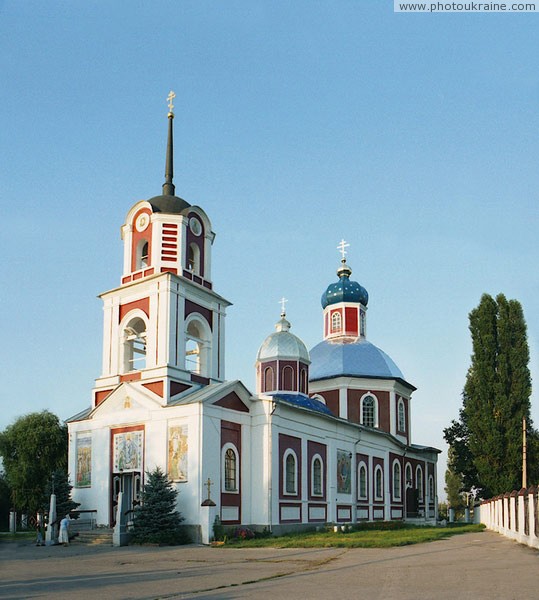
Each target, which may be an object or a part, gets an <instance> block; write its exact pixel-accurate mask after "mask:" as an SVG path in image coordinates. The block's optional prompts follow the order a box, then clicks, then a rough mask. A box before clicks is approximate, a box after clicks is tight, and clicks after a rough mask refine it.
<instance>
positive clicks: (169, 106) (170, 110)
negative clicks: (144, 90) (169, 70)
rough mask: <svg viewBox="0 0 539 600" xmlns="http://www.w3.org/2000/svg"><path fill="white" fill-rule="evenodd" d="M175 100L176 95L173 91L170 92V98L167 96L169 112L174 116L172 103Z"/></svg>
mask: <svg viewBox="0 0 539 600" xmlns="http://www.w3.org/2000/svg"><path fill="white" fill-rule="evenodd" d="M174 98H176V94H175V93H174V92H173V91H172V90H170V92H169V93H168V96H167V100H168V112H169V113H170V114H172V109H173V108H174V104H172V101H173V100H174Z"/></svg>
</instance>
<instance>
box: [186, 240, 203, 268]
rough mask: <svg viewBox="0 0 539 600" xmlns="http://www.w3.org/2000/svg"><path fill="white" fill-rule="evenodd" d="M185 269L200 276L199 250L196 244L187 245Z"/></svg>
mask: <svg viewBox="0 0 539 600" xmlns="http://www.w3.org/2000/svg"><path fill="white" fill-rule="evenodd" d="M187 269H188V270H189V271H191V272H192V273H194V274H195V275H200V248H199V246H198V244H189V247H188V248H187Z"/></svg>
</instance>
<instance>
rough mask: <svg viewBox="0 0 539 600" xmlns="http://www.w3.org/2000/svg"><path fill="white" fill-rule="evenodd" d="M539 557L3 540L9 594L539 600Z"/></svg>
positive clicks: (0, 592)
mask: <svg viewBox="0 0 539 600" xmlns="http://www.w3.org/2000/svg"><path fill="white" fill-rule="evenodd" d="M537 597H539V551H537V550H533V549H531V548H528V547H526V546H522V545H519V544H517V543H516V542H513V541H510V540H507V539H505V538H504V537H502V536H500V535H499V534H496V533H492V532H486V531H485V532H482V533H471V534H462V535H455V536H453V537H451V538H448V539H446V540H440V541H436V542H430V543H427V544H418V545H413V546H404V547H399V548H389V549H359V548H358V549H345V548H321V549H285V550H278V549H273V548H264V549H262V548H257V549H250V550H245V549H228V548H209V547H206V546H194V545H191V546H181V547H172V548H171V547H166V548H165V547H139V546H129V547H125V548H113V547H110V546H82V545H71V546H69V547H63V546H52V547H36V546H35V545H34V544H33V543H31V542H30V541H28V540H26V541H24V540H21V541H15V542H6V541H0V598H9V599H12V600H22V599H29V598H55V599H58V600H63V599H67V598H69V599H73V598H77V599H86V598H88V599H90V598H92V599H94V600H95V599H97V600H109V599H122V600H131V599H133V600H154V599H161V598H162V599H180V598H181V599H188V598H189V599H195V598H196V599H198V600H205V599H210V598H211V599H223V600H224V599H226V600H229V599H230V600H232V599H237V598H249V599H251V598H254V599H259V598H260V599H262V598H271V599H272V600H280V599H283V600H292V599H295V598H301V599H313V600H317V599H322V598H323V599H324V600H328V598H329V599H330V600H341V599H343V600H344V599H345V598H346V599H347V600H348V599H350V598H368V599H369V600H378V599H380V600H381V599H384V600H393V599H398V600H407V599H410V600H412V599H413V600H418V599H437V600H438V599H442V600H444V599H451V600H461V599H462V600H466V599H468V598H470V599H471V598H473V599H474V600H478V599H480V600H481V599H487V598H488V599H493V598H494V599H498V598H503V599H504V600H510V599H513V598H514V599H517V598H518V599H519V600H523V599H524V600H526V599H528V598H529V599H532V598H533V599H535V598H537Z"/></svg>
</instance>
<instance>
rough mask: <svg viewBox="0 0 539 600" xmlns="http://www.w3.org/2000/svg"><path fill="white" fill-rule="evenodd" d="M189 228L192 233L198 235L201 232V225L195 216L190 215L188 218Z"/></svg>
mask: <svg viewBox="0 0 539 600" xmlns="http://www.w3.org/2000/svg"><path fill="white" fill-rule="evenodd" d="M189 229H190V230H191V232H192V233H193V235H200V234H201V233H202V225H201V224H200V221H199V220H198V219H197V218H196V217H191V218H190V219H189Z"/></svg>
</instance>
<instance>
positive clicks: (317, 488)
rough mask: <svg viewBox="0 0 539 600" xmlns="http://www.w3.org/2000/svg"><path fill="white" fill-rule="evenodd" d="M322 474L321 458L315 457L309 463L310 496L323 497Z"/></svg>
mask: <svg viewBox="0 0 539 600" xmlns="http://www.w3.org/2000/svg"><path fill="white" fill-rule="evenodd" d="M322 472H323V469H322V458H321V457H320V456H319V455H316V456H314V457H313V460H312V463H311V496H323V495H324V490H323V481H322Z"/></svg>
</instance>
